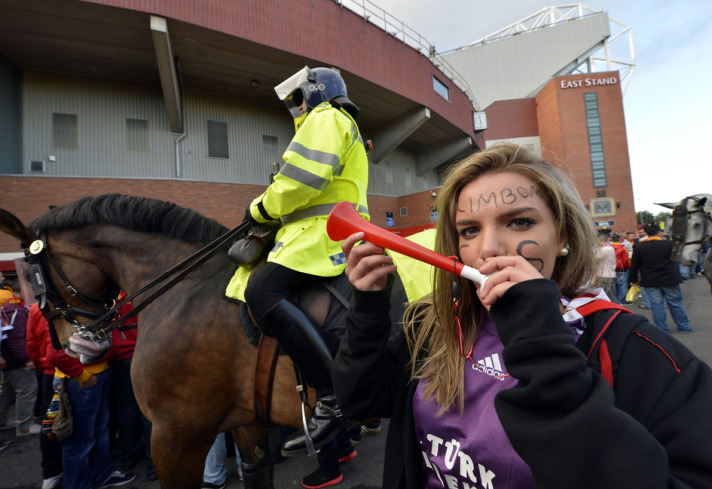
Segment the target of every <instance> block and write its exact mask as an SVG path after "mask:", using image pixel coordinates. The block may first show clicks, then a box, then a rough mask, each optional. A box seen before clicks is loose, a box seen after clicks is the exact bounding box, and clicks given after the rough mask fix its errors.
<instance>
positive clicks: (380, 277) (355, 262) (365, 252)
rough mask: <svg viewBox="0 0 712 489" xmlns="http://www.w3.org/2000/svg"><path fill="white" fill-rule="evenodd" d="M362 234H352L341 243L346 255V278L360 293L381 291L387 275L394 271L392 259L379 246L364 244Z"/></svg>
mask: <svg viewBox="0 0 712 489" xmlns="http://www.w3.org/2000/svg"><path fill="white" fill-rule="evenodd" d="M364 236H365V235H364V233H363V232H358V233H354V234H352V235H351V236H349V237H348V238H346V239H345V240H344V241H343V242H342V243H341V249H342V250H343V252H344V255H346V276H347V277H349V282H351V285H353V286H354V287H356V289H358V290H361V291H368V290H381V289H383V288H384V287H385V286H386V282H387V275H388V274H389V273H392V272H394V271H395V270H396V266H395V265H394V264H393V259H392V258H391V257H390V256H388V255H386V254H385V251H384V249H383V248H381V247H380V246H376V245H374V244H372V243H367V242H364V243H362V244H360V245H358V246H356V244H357V243H358V242H359V241H361V240H362V239H363V238H364Z"/></svg>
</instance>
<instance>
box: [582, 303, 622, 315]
mask: <svg viewBox="0 0 712 489" xmlns="http://www.w3.org/2000/svg"><path fill="white" fill-rule="evenodd" d="M606 309H620V310H621V311H625V312H629V313H631V314H633V311H631V310H630V309H626V308H625V307H623V306H621V305H620V304H616V303H615V302H611V301H591V302H588V303H586V304H584V305H583V306H579V307H577V308H576V312H578V313H579V314H581V315H582V316H583V317H586V316H590V315H591V314H593V313H594V312H598V311H604V310H606Z"/></svg>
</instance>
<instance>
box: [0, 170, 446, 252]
mask: <svg viewBox="0 0 712 489" xmlns="http://www.w3.org/2000/svg"><path fill="white" fill-rule="evenodd" d="M0 189H2V193H0V195H2V200H1V201H0V208H3V209H5V210H7V211H9V212H11V213H13V214H15V215H16V216H17V217H18V218H19V219H20V220H21V221H22V222H23V223H24V224H25V225H28V224H29V223H30V222H32V221H33V220H34V219H35V218H37V217H39V216H40V215H42V214H44V213H46V212H47V210H48V208H49V206H50V205H64V204H68V203H70V202H74V201H75V200H77V199H79V198H81V197H86V196H92V195H102V194H106V193H114V192H116V193H122V194H130V195H138V196H142V197H150V198H154V199H160V200H166V201H170V202H175V203H176V204H178V205H181V206H183V207H188V208H191V209H195V210H196V211H198V212H200V213H201V214H203V215H205V216H208V217H212V218H213V219H216V220H217V221H218V222H220V223H221V224H223V225H225V226H226V227H228V228H232V227H235V226H237V225H238V224H239V223H240V222H241V221H242V218H243V216H244V213H245V208H246V207H247V205H248V204H249V203H250V202H251V201H252V199H254V198H255V197H256V196H258V195H259V194H260V193H262V192H263V191H264V189H265V187H264V186H261V185H240V184H227V183H211V182H189V181H180V180H138V179H125V178H65V177H34V176H22V175H17V176H15V175H13V176H7V175H5V176H0ZM431 194H432V190H429V191H427V192H419V193H416V194H412V195H408V196H405V197H401V198H400V199H399V198H398V197H386V196H378V195H370V196H369V197H368V205H369V211H370V213H371V222H372V223H373V224H375V225H376V226H379V227H382V228H385V227H386V212H393V217H394V224H395V226H394V227H393V228H389V229H391V230H394V231H397V230H399V229H400V228H408V227H414V226H425V225H428V224H429V223H430V205H431V201H432V200H433V199H432V197H431ZM402 206H408V216H407V217H405V218H401V217H400V207H402ZM19 251H21V250H20V247H19V243H18V241H17V240H16V239H14V238H12V237H10V236H8V235H7V234H4V233H0V253H11V252H19Z"/></svg>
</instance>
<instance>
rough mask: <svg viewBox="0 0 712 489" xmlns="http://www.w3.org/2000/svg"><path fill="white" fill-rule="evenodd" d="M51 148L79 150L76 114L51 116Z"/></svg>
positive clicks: (54, 114)
mask: <svg viewBox="0 0 712 489" xmlns="http://www.w3.org/2000/svg"><path fill="white" fill-rule="evenodd" d="M52 146H53V147H54V149H79V120H78V118H77V114H59V113H53V114H52Z"/></svg>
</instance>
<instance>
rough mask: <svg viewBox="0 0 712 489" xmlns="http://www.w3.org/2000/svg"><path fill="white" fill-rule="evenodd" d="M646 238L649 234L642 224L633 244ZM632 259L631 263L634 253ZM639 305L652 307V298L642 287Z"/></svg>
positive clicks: (647, 307)
mask: <svg viewBox="0 0 712 489" xmlns="http://www.w3.org/2000/svg"><path fill="white" fill-rule="evenodd" d="M646 239H648V235H647V234H645V228H644V227H643V226H641V227H639V228H638V230H637V231H636V234H635V238H634V239H632V240H631V243H633V246H635V245H636V244H638V243H641V242H643V241H645V240H646ZM630 261H631V263H633V255H631V256H630ZM628 283H630V270H628ZM638 307H639V308H641V309H650V308H652V306H651V304H650V298H649V297H648V293H647V292H646V291H645V289H644V288H642V287H641V289H640V304H638Z"/></svg>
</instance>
